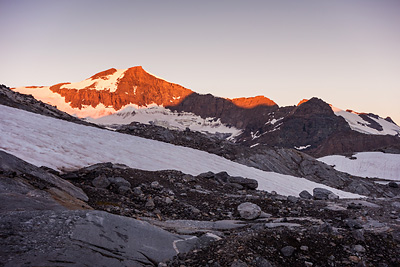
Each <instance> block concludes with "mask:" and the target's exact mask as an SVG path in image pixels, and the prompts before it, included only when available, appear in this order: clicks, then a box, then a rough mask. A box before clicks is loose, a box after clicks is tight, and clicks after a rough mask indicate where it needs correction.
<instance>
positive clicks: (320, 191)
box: [313, 187, 339, 200]
mask: <svg viewBox="0 0 400 267" xmlns="http://www.w3.org/2000/svg"><path fill="white" fill-rule="evenodd" d="M313 195H314V198H315V199H319V200H326V199H338V198H339V196H337V195H336V194H334V193H333V192H332V191H330V190H328V189H325V188H319V187H317V188H314V189H313Z"/></svg>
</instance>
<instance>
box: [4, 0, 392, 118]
mask: <svg viewBox="0 0 400 267" xmlns="http://www.w3.org/2000/svg"><path fill="white" fill-rule="evenodd" d="M399 14H400V1H399V0H379V1H378V0H335V1H323V0H302V1H299V0H290V1H289V0H279V1H267V0H264V1H252V0H249V1H233V0H231V1H183V0H180V1H176V0H171V1H151V0H149V1H135V0H132V1H123V0H115V1H101V0H98V1H93V0H84V1H78V0H69V1H64V0H57V1H53V0H0V36H1V41H0V60H1V61H0V62H1V64H0V83H3V84H5V85H7V86H10V87H15V86H26V85H53V84H56V83H59V82H78V81H81V80H83V79H86V78H88V77H90V76H92V75H93V74H95V73H97V72H99V71H103V70H106V69H109V68H112V67H114V68H117V69H124V68H129V67H132V66H137V65H141V66H143V68H144V69H145V70H147V71H149V72H150V73H153V74H155V75H157V76H159V77H163V78H165V79H166V80H168V81H171V82H174V83H178V84H181V85H182V86H184V87H186V88H190V89H192V90H194V91H196V92H198V93H211V94H213V95H216V96H222V97H230V98H233V97H242V96H255V95H265V96H267V97H268V98H270V99H272V100H274V101H275V102H276V103H278V105H280V106H286V105H295V104H297V103H298V102H299V101H300V100H301V99H303V98H311V97H313V96H316V97H319V98H322V99H323V100H325V101H326V102H328V103H330V104H333V105H334V106H336V107H339V108H342V109H347V108H349V109H353V110H356V111H359V112H372V113H377V114H379V115H380V116H382V117H386V116H390V117H392V118H393V119H394V121H395V122H397V123H398V124H400V104H399V101H400V15H399Z"/></svg>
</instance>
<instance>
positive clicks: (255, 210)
mask: <svg viewBox="0 0 400 267" xmlns="http://www.w3.org/2000/svg"><path fill="white" fill-rule="evenodd" d="M237 210H238V212H239V214H240V217H242V218H243V219H245V220H254V219H257V218H258V217H259V216H260V215H261V208H260V207H259V206H258V205H256V204H254V203H251V202H244V203H242V204H240V205H239V206H238V207H237Z"/></svg>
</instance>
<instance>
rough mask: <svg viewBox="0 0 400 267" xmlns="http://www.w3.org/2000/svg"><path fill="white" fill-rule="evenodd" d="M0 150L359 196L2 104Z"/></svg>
mask: <svg viewBox="0 0 400 267" xmlns="http://www.w3.org/2000/svg"><path fill="white" fill-rule="evenodd" d="M0 149H2V150H4V151H6V152H8V153H11V154H13V155H15V156H17V157H19V158H21V159H23V160H25V161H27V162H29V163H32V164H34V165H36V166H47V167H50V168H54V169H58V170H63V169H64V170H67V169H68V170H71V169H77V168H82V167H85V166H88V165H91V164H95V163H99V162H110V161H111V162H115V163H121V164H126V165H128V166H129V167H131V168H138V169H142V170H150V171H156V170H167V169H174V170H179V171H182V172H184V173H188V174H191V175H198V174H200V173H203V172H207V171H212V172H220V171H226V172H228V173H229V174H230V175H232V176H242V177H248V178H252V179H256V180H257V181H258V183H259V189H260V190H267V191H273V190H274V191H276V192H278V193H280V194H283V195H296V196H297V195H298V194H299V193H300V192H301V191H302V190H308V191H309V192H312V190H313V188H315V187H322V188H326V189H329V190H331V191H332V192H334V193H335V194H337V195H339V196H340V197H342V198H358V197H360V195H356V194H352V193H348V192H344V191H341V190H338V189H335V188H331V187H328V186H325V185H322V184H318V183H315V182H311V181H309V180H306V179H304V178H297V177H293V176H289V175H283V174H278V173H273V172H265V171H261V170H259V169H255V168H252V167H248V166H245V165H241V164H239V163H235V162H233V161H229V160H227V159H225V158H223V157H219V156H216V155H214V154H209V153H207V152H203V151H199V150H195V149H191V148H187V147H180V146H175V145H172V144H168V143H163V142H159V141H155V140H149V139H144V138H140V137H136V136H131V135H126V134H121V133H118V132H112V131H108V130H103V129H98V128H95V127H89V126H84V125H79V124H75V123H70V122H66V121H62V120H57V119H54V118H50V117H45V116H41V115H38V114H34V113H31V112H26V111H23V110H19V109H15V108H11V107H6V106H2V105H0Z"/></svg>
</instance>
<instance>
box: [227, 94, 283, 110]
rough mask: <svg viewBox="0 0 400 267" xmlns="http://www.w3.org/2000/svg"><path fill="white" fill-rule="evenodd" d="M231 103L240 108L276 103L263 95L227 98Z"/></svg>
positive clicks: (273, 104)
mask: <svg viewBox="0 0 400 267" xmlns="http://www.w3.org/2000/svg"><path fill="white" fill-rule="evenodd" d="M228 100H230V101H231V102H232V103H233V104H235V105H236V106H238V107H241V108H254V107H256V106H275V105H276V103H275V102H274V101H272V100H271V99H269V98H267V97H265V96H263V95H258V96H254V97H240V98H233V99H228Z"/></svg>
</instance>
